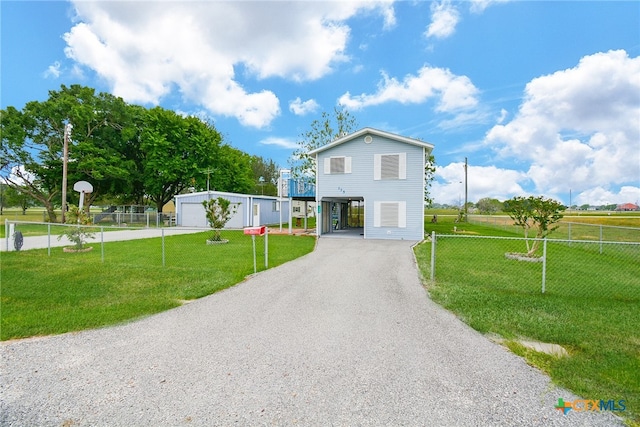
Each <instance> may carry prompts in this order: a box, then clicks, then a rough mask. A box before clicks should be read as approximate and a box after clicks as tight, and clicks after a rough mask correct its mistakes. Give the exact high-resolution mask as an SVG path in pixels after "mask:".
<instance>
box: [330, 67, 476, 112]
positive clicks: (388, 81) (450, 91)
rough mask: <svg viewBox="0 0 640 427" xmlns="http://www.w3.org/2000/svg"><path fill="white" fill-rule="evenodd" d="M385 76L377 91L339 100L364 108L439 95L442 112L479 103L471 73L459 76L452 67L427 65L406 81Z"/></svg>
mask: <svg viewBox="0 0 640 427" xmlns="http://www.w3.org/2000/svg"><path fill="white" fill-rule="evenodd" d="M382 77H383V80H382V81H381V82H380V83H379V84H378V91H377V92H376V93H374V94H361V95H355V96H353V95H351V94H350V93H349V92H347V93H345V94H344V95H342V96H341V97H340V99H339V100H338V102H339V103H340V104H341V105H344V106H345V107H347V108H350V109H353V110H360V109H362V108H365V107H369V106H373V105H380V104H384V103H387V102H400V103H402V104H420V103H423V102H426V101H427V100H429V99H431V98H437V99H438V104H437V106H436V111H438V112H455V111H458V110H461V109H466V108H471V107H474V106H476V105H477V103H478V100H477V98H476V96H477V95H478V89H477V88H476V87H475V86H474V85H473V83H472V82H471V80H470V79H469V78H468V77H467V76H456V75H455V74H453V73H452V72H451V71H449V70H448V69H444V68H435V67H429V66H424V67H422V68H421V69H420V70H419V71H418V74H417V75H408V76H406V77H405V78H404V80H402V81H398V80H397V79H395V78H392V77H389V76H388V75H387V74H386V73H382Z"/></svg>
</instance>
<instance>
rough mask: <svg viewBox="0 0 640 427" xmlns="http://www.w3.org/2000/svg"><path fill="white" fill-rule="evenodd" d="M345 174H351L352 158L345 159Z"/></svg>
mask: <svg viewBox="0 0 640 427" xmlns="http://www.w3.org/2000/svg"><path fill="white" fill-rule="evenodd" d="M344 173H351V157H345V158H344Z"/></svg>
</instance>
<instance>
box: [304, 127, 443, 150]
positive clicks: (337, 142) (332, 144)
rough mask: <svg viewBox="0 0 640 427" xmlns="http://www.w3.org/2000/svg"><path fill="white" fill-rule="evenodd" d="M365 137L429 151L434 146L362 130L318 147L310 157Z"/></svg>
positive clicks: (406, 138)
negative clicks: (368, 136) (380, 138)
mask: <svg viewBox="0 0 640 427" xmlns="http://www.w3.org/2000/svg"><path fill="white" fill-rule="evenodd" d="M365 135H373V136H379V137H382V138H388V139H391V140H393V141H398V142H402V143H405V144H410V145H416V146H418V147H424V148H426V149H427V150H428V151H431V150H433V144H430V143H428V142H425V141H420V140H419V139H415V138H408V137H406V136H401V135H397V134H394V133H389V132H385V131H382V130H378V129H374V128H363V129H360V130H358V131H356V132H353V133H350V134H349V135H345V136H343V137H341V138H338V139H336V140H334V141H332V142H330V143H329V144H326V145H323V146H322V147H318V148H316V149H314V150H311V151H309V155H310V156H315V155H316V154H318V153H320V152H322V151H325V150H329V149H331V148H333V147H335V146H337V145H340V144H344V143H345V142H347V141H351V140H353V139H356V138H359V137H361V136H365Z"/></svg>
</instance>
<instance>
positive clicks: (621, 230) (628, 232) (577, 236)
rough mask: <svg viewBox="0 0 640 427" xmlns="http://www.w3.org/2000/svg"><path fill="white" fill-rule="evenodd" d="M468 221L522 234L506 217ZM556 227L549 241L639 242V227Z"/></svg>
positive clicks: (474, 217) (564, 224) (576, 224)
mask: <svg viewBox="0 0 640 427" xmlns="http://www.w3.org/2000/svg"><path fill="white" fill-rule="evenodd" d="M620 218H624V217H620ZM468 221H469V222H470V223H473V224H482V225H489V226H491V227H493V228H497V229H500V230H506V231H511V232H514V233H517V234H521V235H522V234H523V231H522V227H519V226H517V225H514V223H513V220H512V219H511V218H509V217H508V216H503V215H469V217H468ZM631 221H633V218H629V222H631ZM636 221H637V220H636ZM557 225H558V228H557V229H556V230H555V231H554V232H553V234H552V235H551V236H549V239H559V240H598V241H603V242H605V241H606V242H640V227H626V226H614V225H601V224H589V223H585V222H574V221H565V220H563V221H561V222H559V223H558V224H557Z"/></svg>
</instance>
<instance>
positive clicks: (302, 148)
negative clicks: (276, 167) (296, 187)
mask: <svg viewBox="0 0 640 427" xmlns="http://www.w3.org/2000/svg"><path fill="white" fill-rule="evenodd" d="M356 127H357V122H356V119H355V117H353V116H352V115H351V113H349V111H347V110H346V109H344V108H339V107H334V109H333V115H332V114H330V113H327V112H323V113H322V115H321V118H320V119H319V120H314V121H313V122H311V126H310V129H309V130H308V131H306V132H304V133H303V134H301V135H300V139H299V141H298V148H296V149H295V150H294V151H293V156H292V157H291V158H290V159H289V163H290V166H291V174H292V175H293V176H294V177H296V178H297V177H302V176H309V177H312V178H314V179H315V173H316V164H315V160H314V159H313V158H312V157H311V156H309V151H311V150H314V149H316V148H319V147H322V146H323V145H326V144H329V143H330V142H332V141H334V140H336V139H338V138H340V137H343V136H345V135H348V134H350V133H352V132H354V131H355V130H356Z"/></svg>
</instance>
